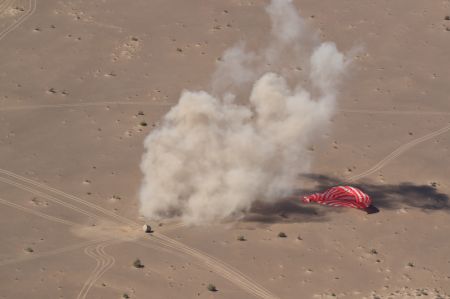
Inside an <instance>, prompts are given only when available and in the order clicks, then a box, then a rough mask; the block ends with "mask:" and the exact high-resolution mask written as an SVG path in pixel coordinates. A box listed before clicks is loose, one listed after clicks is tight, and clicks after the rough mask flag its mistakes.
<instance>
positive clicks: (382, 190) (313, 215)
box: [245, 174, 450, 223]
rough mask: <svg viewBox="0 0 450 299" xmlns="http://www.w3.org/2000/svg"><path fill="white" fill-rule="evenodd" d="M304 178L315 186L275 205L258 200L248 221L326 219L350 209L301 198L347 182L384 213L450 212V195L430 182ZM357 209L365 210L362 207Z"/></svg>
mask: <svg viewBox="0 0 450 299" xmlns="http://www.w3.org/2000/svg"><path fill="white" fill-rule="evenodd" d="M301 180H303V181H305V182H307V183H310V184H308V185H314V187H313V188H306V189H301V190H296V191H295V192H294V195H293V196H291V197H289V198H284V199H282V200H280V201H279V202H277V203H275V204H266V203H260V202H259V203H256V204H254V205H253V207H252V209H251V212H250V213H249V214H248V215H247V216H246V217H245V220H246V221H255V222H263V223H279V222H311V221H325V220H326V219H327V215H328V214H329V213H339V212H342V211H344V210H347V209H348V208H337V207H327V206H320V205H317V204H304V203H301V202H300V198H301V197H302V196H303V195H307V194H312V193H316V192H323V191H325V190H327V189H328V188H331V187H333V186H337V185H343V184H345V185H352V186H355V187H358V188H360V189H361V190H363V191H364V192H366V193H367V194H369V196H370V197H371V198H372V201H373V205H374V206H375V207H376V208H377V209H379V211H380V212H383V210H394V209H400V208H408V207H410V208H417V209H421V210H424V211H435V210H444V211H450V203H449V196H448V195H447V194H444V193H441V192H439V191H438V190H437V189H436V187H434V186H430V185H416V184H413V183H408V182H405V183H401V184H398V185H388V184H385V185H380V184H374V183H371V182H362V183H351V184H349V183H346V182H343V181H341V180H339V179H337V178H334V177H331V176H326V175H316V174H308V175H302V176H301ZM355 212H357V213H365V212H364V211H359V210H355Z"/></svg>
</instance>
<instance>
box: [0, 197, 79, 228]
mask: <svg viewBox="0 0 450 299" xmlns="http://www.w3.org/2000/svg"><path fill="white" fill-rule="evenodd" d="M0 203H1V204H3V205H6V206H9V207H12V208H15V209H18V210H21V211H24V212H26V213H29V214H33V215H36V216H39V217H41V218H44V219H47V220H50V221H53V222H58V223H62V224H65V225H69V226H76V225H79V224H78V223H75V222H72V221H69V220H65V219H61V218H58V217H55V216H51V215H48V214H44V213H41V212H39V211H35V210H33V209H30V208H27V207H24V206H21V205H18V204H16V203H13V202H10V201H7V200H5V199H3V198H0Z"/></svg>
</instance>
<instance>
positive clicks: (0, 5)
mask: <svg viewBox="0 0 450 299" xmlns="http://www.w3.org/2000/svg"><path fill="white" fill-rule="evenodd" d="M14 1H15V0H4V1H0V15H1V14H2V13H4V12H5V11H6V10H7V9H8V7H10V6H11V4H12V3H14Z"/></svg>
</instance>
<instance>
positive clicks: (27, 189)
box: [0, 176, 98, 219]
mask: <svg viewBox="0 0 450 299" xmlns="http://www.w3.org/2000/svg"><path fill="white" fill-rule="evenodd" d="M0 182H3V183H5V184H9V185H11V186H14V187H16V188H18V189H21V190H24V191H28V192H30V193H32V194H34V195H37V196H39V197H42V198H45V199H47V200H49V201H52V202H56V203H58V204H60V205H62V206H64V207H66V208H69V209H72V210H74V211H77V212H79V213H81V214H84V215H86V216H88V217H89V218H91V219H96V218H98V216H97V215H94V214H92V213H90V212H88V211H85V210H83V209H80V208H78V207H76V206H74V205H71V204H68V203H66V202H64V201H62V200H60V199H57V198H56V197H53V196H50V195H47V194H45V193H43V192H40V191H38V190H36V189H33V188H30V187H28V186H26V185H23V184H20V183H17V182H14V181H12V180H9V179H6V178H4V177H1V176H0Z"/></svg>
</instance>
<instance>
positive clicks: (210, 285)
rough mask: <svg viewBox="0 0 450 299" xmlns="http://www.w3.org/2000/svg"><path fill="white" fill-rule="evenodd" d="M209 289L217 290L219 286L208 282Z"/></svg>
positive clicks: (211, 290)
mask: <svg viewBox="0 0 450 299" xmlns="http://www.w3.org/2000/svg"><path fill="white" fill-rule="evenodd" d="M208 291H210V292H217V288H216V286H215V285H213V284H212V283H210V284H208Z"/></svg>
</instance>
